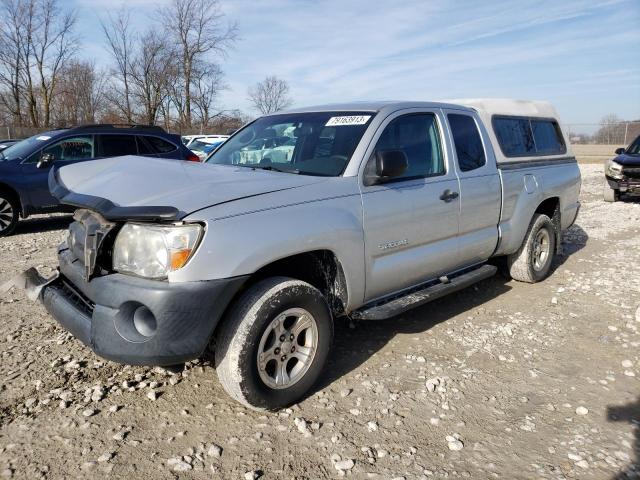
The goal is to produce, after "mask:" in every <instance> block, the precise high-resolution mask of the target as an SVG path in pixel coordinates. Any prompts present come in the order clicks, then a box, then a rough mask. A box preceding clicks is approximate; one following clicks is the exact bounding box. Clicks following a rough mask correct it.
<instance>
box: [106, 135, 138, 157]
mask: <svg viewBox="0 0 640 480" xmlns="http://www.w3.org/2000/svg"><path fill="white" fill-rule="evenodd" d="M100 146H101V154H102V156H104V157H119V156H121V155H137V154H138V147H137V146H136V137H135V136H134V135H100Z"/></svg>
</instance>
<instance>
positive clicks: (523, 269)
mask: <svg viewBox="0 0 640 480" xmlns="http://www.w3.org/2000/svg"><path fill="white" fill-rule="evenodd" d="M555 251H556V229H555V227H554V226H553V222H552V221H551V219H550V218H549V217H547V216H546V215H542V214H536V215H534V216H533V218H532V219H531V223H530V224H529V230H528V231H527V234H526V235H525V237H524V242H523V243H522V246H521V247H520V248H519V249H518V251H517V252H515V253H514V254H511V255H509V256H508V257H507V265H508V267H509V274H510V275H511V278H513V279H514V280H518V281H520V282H527V283H536V282H539V281H541V280H544V279H545V278H547V277H548V276H549V273H550V271H551V263H552V262H553V255H554V253H555Z"/></svg>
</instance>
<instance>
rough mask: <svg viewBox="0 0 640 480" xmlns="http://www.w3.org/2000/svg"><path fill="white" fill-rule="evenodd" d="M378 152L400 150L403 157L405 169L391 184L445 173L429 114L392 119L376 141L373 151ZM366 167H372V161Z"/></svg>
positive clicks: (437, 132)
mask: <svg viewBox="0 0 640 480" xmlns="http://www.w3.org/2000/svg"><path fill="white" fill-rule="evenodd" d="M379 150H401V151H403V152H404V153H405V154H406V155H407V160H408V161H409V167H408V168H407V170H406V171H405V172H404V174H402V175H401V176H400V177H397V178H396V179H394V181H398V180H409V179H414V178H425V177H432V176H437V175H444V173H445V167H444V157H443V154H442V146H441V143H440V132H439V130H438V122H437V120H436V116H435V115H434V114H432V113H421V114H414V115H405V116H402V117H398V118H396V119H395V120H393V121H392V122H391V123H389V125H387V127H386V128H385V129H384V131H383V132H382V135H380V138H379V139H378V143H377V144H376V151H379ZM368 167H369V168H375V161H371V162H370V164H369V165H368Z"/></svg>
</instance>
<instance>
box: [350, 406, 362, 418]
mask: <svg viewBox="0 0 640 480" xmlns="http://www.w3.org/2000/svg"><path fill="white" fill-rule="evenodd" d="M349 413H350V414H351V415H355V416H356V417H357V416H358V415H360V410H358V409H357V408H352V409H351V410H349Z"/></svg>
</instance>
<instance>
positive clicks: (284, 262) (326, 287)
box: [244, 249, 349, 315]
mask: <svg viewBox="0 0 640 480" xmlns="http://www.w3.org/2000/svg"><path fill="white" fill-rule="evenodd" d="M276 276H282V277H290V278H295V279H296V280H301V281H303V282H307V283H309V284H310V285H313V286H314V287H316V288H317V289H318V290H320V292H322V294H323V295H324V297H325V298H326V299H327V303H328V304H329V308H330V309H331V312H332V313H333V314H334V315H342V314H344V313H345V310H346V306H347V305H348V298H349V297H348V287H347V281H346V277H345V273H344V269H343V267H342V263H341V262H340V260H339V259H338V256H337V255H336V254H335V253H334V252H332V251H331V250H326V249H322V250H311V251H308V252H301V253H297V254H294V255H289V256H287V257H284V258H280V259H278V260H274V261H272V262H270V263H268V264H266V265H264V266H263V267H261V268H260V269H258V270H257V271H256V272H255V273H254V274H252V275H251V276H250V277H249V279H248V280H247V282H246V283H245V285H244V288H247V287H249V286H251V285H253V284H254V283H256V282H259V281H260V280H263V279H265V278H269V277H276Z"/></svg>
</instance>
